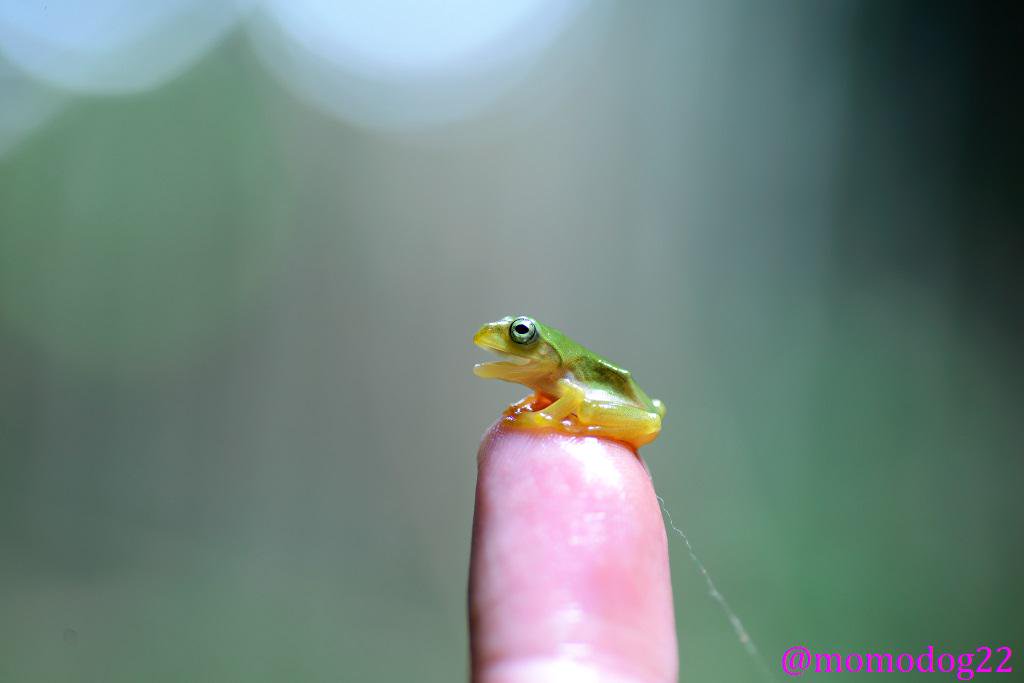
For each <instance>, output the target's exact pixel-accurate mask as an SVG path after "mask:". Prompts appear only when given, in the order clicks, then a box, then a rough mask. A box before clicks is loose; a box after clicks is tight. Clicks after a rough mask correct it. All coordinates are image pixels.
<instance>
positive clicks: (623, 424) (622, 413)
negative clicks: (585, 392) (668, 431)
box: [576, 401, 664, 447]
mask: <svg viewBox="0 0 1024 683" xmlns="http://www.w3.org/2000/svg"><path fill="white" fill-rule="evenodd" d="M660 403H661V402H660V401H659V402H658V403H656V404H655V409H657V408H658V407H659V405H658V404H660ZM661 410H662V412H663V411H664V405H662V406H661ZM576 415H577V416H578V417H579V421H580V427H581V429H580V432H581V433H583V434H587V435H589V436H603V437H607V438H609V439H618V440H619V441H625V442H627V443H630V444H633V446H636V447H640V446H642V445H644V444H645V443H649V442H651V441H653V440H654V439H655V437H657V436H658V433H659V432H660V431H661V415H660V414H659V413H658V412H651V411H649V410H644V409H643V408H639V407H637V406H632V405H628V404H620V403H614V404H608V403H597V402H594V403H591V402H584V403H583V404H582V405H581V406H580V407H579V408H578V409H577V411H576Z"/></svg>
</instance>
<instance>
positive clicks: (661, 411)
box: [651, 398, 665, 418]
mask: <svg viewBox="0 0 1024 683" xmlns="http://www.w3.org/2000/svg"><path fill="white" fill-rule="evenodd" d="M651 403H652V404H653V405H654V410H655V411H656V412H657V413H658V417H660V418H664V417H665V404H664V403H662V402H661V401H659V400H658V399H656V398H652V399H651Z"/></svg>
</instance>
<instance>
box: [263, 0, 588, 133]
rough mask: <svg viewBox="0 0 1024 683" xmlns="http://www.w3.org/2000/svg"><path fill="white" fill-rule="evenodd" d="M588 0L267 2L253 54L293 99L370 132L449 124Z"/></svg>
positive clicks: (493, 94) (499, 87)
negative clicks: (308, 103) (282, 84)
mask: <svg viewBox="0 0 1024 683" xmlns="http://www.w3.org/2000/svg"><path fill="white" fill-rule="evenodd" d="M585 4H586V3H585V0H477V1H476V2H473V1H472V0H445V1H444V2H433V3H422V2H416V1H415V0H381V1H379V2H374V3H363V2H357V1H355V0H337V1H334V2H332V1H330V0H266V1H265V2H264V3H263V7H264V11H263V12H261V13H259V15H258V16H257V18H256V20H254V21H253V22H252V26H251V28H252V36H253V40H254V42H255V44H256V46H257V50H258V52H259V53H260V55H261V57H262V58H263V60H264V62H265V63H266V65H267V66H268V67H269V69H270V70H271V71H272V72H273V73H274V74H275V75H276V76H277V77H278V78H280V79H281V80H282V81H283V82H284V83H285V84H286V85H287V86H288V87H289V88H291V89H292V90H293V92H295V93H296V95H297V96H299V97H300V98H302V99H304V100H305V101H307V102H310V103H312V104H314V105H315V106H317V107H319V108H321V109H324V110H325V111H327V112H329V113H331V114H333V115H335V116H338V117H341V118H344V119H347V120H349V121H353V122H356V123H359V124H362V125H366V126H370V127H383V128H407V127H412V128H415V127H419V126H424V125H430V124H437V123H446V122H449V121H454V120H458V119H461V118H464V117H466V116H469V115H472V114H473V113H476V112H477V111H479V110H480V109H482V108H483V107H485V106H486V105H487V104H489V103H490V102H492V101H493V100H494V99H496V98H497V97H498V96H499V95H500V94H501V93H502V92H503V91H504V90H506V89H507V88H508V87H510V86H511V85H513V84H514V83H515V82H516V81H517V80H518V79H519V78H520V77H521V76H523V75H524V74H525V73H526V71H527V70H528V68H529V66H530V65H531V63H532V62H533V61H534V60H535V58H536V57H537V56H538V55H539V54H540V53H541V52H542V51H543V50H544V48H546V47H547V46H548V45H550V44H551V42H552V41H553V40H554V39H555V38H556V37H557V36H558V35H559V34H560V33H561V32H562V31H563V30H564V29H565V28H566V27H567V26H568V25H569V24H570V23H571V20H572V19H573V18H574V17H575V16H576V15H577V14H578V13H579V11H580V10H581V9H582V8H583V7H584V6H585Z"/></svg>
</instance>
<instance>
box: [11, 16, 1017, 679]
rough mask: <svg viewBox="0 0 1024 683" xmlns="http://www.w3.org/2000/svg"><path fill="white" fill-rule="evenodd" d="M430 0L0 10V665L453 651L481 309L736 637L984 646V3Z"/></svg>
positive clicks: (1001, 89)
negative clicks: (632, 461)
mask: <svg viewBox="0 0 1024 683" xmlns="http://www.w3.org/2000/svg"><path fill="white" fill-rule="evenodd" d="M444 4H445V3H442V5H444ZM450 4H451V7H449V8H446V9H447V11H445V12H442V11H440V9H436V8H434V9H431V8H429V7H427V6H426V5H423V6H420V5H418V4H416V3H412V4H409V3H402V2H388V3H383V4H381V5H380V7H382V8H384V9H382V10H381V11H379V12H377V11H371V10H368V9H365V7H363V8H361V7H362V6H360V4H359V3H346V2H342V3H337V6H336V7H334V6H333V5H332V4H331V3H322V2H317V1H316V0H302V2H285V1H284V0H265V1H262V2H255V1H251V2H240V3H236V2H215V3H209V2H199V1H198V0H160V1H159V2H153V3H152V4H147V5H146V6H145V7H144V8H143V9H139V8H138V7H136V6H135V5H134V4H132V3H123V2H118V1H117V0H103V1H102V2H101V1H100V0H97V1H96V3H95V7H93V8H92V9H91V10H89V11H86V10H83V9H82V6H80V5H77V4H76V3H71V2H54V1H51V2H49V3H48V4H46V5H43V4H39V3H21V4H12V5H9V6H7V7H6V8H4V7H0V378H2V381H0V681H12V682H17V683H22V682H28V683H36V682H49V681H96V680H103V681H109V682H117V681H138V680H152V681H180V680H189V681H234V680H238V681H247V682H251V681H279V680H295V681H321V680H322V681H328V680H331V681H336V680H346V681H348V680H352V681H396V680H416V681H424V682H427V681H452V680H462V679H463V678H464V677H465V675H466V657H467V648H466V633H465V590H466V566H467V561H468V548H469V545H468V544H469V532H470V524H471V515H472V506H473V482H474V478H475V470H474V468H475V460H474V457H475V449H476V446H477V442H478V439H479V437H480V434H481V433H482V432H483V431H484V429H485V428H486V427H487V425H488V424H489V422H490V421H492V420H494V419H495V418H496V417H497V415H498V412H499V411H500V410H501V408H503V407H504V405H505V404H506V403H508V402H511V401H512V400H515V399H517V398H519V397H520V395H521V394H522V393H523V391H522V390H521V388H518V387H512V386H504V385H502V386H496V385H495V384H494V383H488V382H482V381H480V380H477V379H476V378H474V377H473V376H472V373H471V372H470V370H471V367H472V365H473V363H474V362H476V361H477V360H478V359H479V358H480V356H481V355H482V354H481V353H478V352H477V350H476V349H474V348H473V347H472V345H471V343H470V336H471V335H472V333H473V331H474V330H475V329H476V328H477V327H478V326H479V325H480V324H481V323H483V322H485V321H488V320H493V319H495V318H498V317H500V316H503V315H506V314H530V315H533V316H536V317H537V318H538V319H539V320H542V321H544V322H547V323H549V324H551V325H554V326H557V327H559V328H561V329H564V330H565V331H566V332H567V333H568V334H570V335H571V336H572V337H574V338H576V339H578V340H579V341H581V342H582V343H584V344H586V345H587V346H589V347H591V348H593V349H594V350H595V351H597V352H599V353H601V354H603V355H606V356H608V357H609V358H611V359H613V360H614V361H615V362H617V363H621V364H622V365H623V366H625V367H628V368H630V370H631V371H632V373H633V375H634V377H635V378H636V379H637V380H638V382H639V383H640V384H641V385H642V386H643V387H644V388H645V390H646V391H647V392H648V393H650V394H651V395H654V396H658V397H660V398H662V399H664V400H665V402H666V403H667V405H668V417H667V420H666V428H665V431H664V432H663V433H662V436H661V437H660V438H659V439H658V441H656V442H655V443H653V444H651V445H650V446H647V447H645V448H644V449H643V454H644V457H645V459H646V460H647V461H648V463H649V464H650V466H651V469H652V471H653V474H654V481H655V485H656V487H657V489H658V490H659V492H660V494H661V495H662V496H663V497H664V498H665V500H666V503H667V505H668V507H669V509H670V510H671V512H672V515H673V517H674V518H675V520H676V522H677V524H679V526H681V527H682V528H683V529H685V530H686V532H687V534H689V536H690V538H691V540H692V541H693V543H694V546H695V547H696V549H697V552H698V553H699V554H700V555H701V556H702V559H703V561H704V563H705V564H706V565H707V567H708V569H709V570H710V572H711V573H712V575H713V576H714V577H715V580H716V583H717V584H718V586H719V588H720V589H721V590H722V591H723V592H724V593H725V594H726V596H727V597H728V599H729V602H730V604H731V605H732V607H733V608H734V609H735V610H736V611H737V612H738V613H739V615H740V616H741V617H742V618H743V620H744V623H745V624H746V626H747V627H748V629H749V630H750V632H751V633H752V635H753V636H754V638H755V639H756V640H757V641H758V643H759V645H760V647H761V649H762V650H763V651H764V653H765V656H766V658H767V659H768V661H769V663H770V664H771V665H772V666H775V665H776V664H777V662H778V657H779V655H780V654H781V653H782V651H783V650H784V649H786V648H787V647H790V646H792V645H797V644H805V645H808V646H809V647H811V648H812V649H818V648H820V649H823V650H828V651H868V650H871V651H877V650H879V649H888V650H889V651H893V652H897V651H910V652H916V651H920V650H922V649H923V648H924V647H926V646H927V645H929V644H933V645H935V646H936V648H937V649H938V648H944V649H947V650H949V651H952V652H957V651H962V650H964V649H968V650H973V648H975V647H978V646H979V645H983V644H984V645H989V646H991V647H998V646H1000V645H1009V646H1011V647H1013V648H1014V649H1015V650H1016V649H1017V646H1018V645H1020V644H1021V642H1022V635H1024V633H1022V628H1021V620H1020V615H1021V608H1022V607H1024V595H1022V588H1021V586H1020V577H1021V576H1024V554H1022V551H1021V545H1020V542H1019V539H1020V537H1021V530H1022V522H1024V506H1022V503H1021V493H1020V491H1021V485H1022V483H1024V476H1022V475H1024V461H1022V455H1024V453H1022V429H1021V406H1022V398H1024V397H1022V395H1021V386H1022V380H1024V372H1022V364H1024V363H1022V359H1021V354H1020V348H1021V343H1022V337H1024V334H1022V333H1024V328H1022V320H1024V281H1022V280H1024V275H1022V269H1021V267H1020V263H1021V258H1022V252H1024V250H1022V246H1024V245H1022V238H1021V234H1020V228H1021V223H1022V219H1024V207H1022V196H1024V192H1022V191H1024V170H1022V169H1024V166H1022V164H1021V159H1022V158H1024V140H1022V125H1021V121H1022V120H1024V106H1022V105H1024V102H1022V92H1021V87H1020V80H1021V78H1020V73H1021V68H1022V67H1024V57H1022V55H1024V53H1022V52H1021V50H1020V36H1021V26H1022V25H1024V22H1022V19H1024V17H1022V14H1024V12H1022V10H1021V9H1020V6H1019V5H1018V4H1015V3H967V2H962V3H934V2H882V1H877V2H810V1H809V0H805V1H801V2H778V3H756V2H722V3H711V2H684V3H675V2H660V3H644V4H642V5H641V4H638V3H620V4H612V3H603V2H582V1H580V2H576V1H571V0H566V1H565V2H554V3H543V2H531V1H530V0H520V1H517V2H508V3H487V2H484V3H460V2H452V3H450ZM385 10H389V11H390V12H391V14H389V13H388V11H385ZM403 12H405V13H408V16H407V15H405V14H402V13H403ZM402 19H407V20H402ZM318 29H319V30H318ZM669 542H670V548H671V552H672V560H673V575H674V589H675V592H676V600H677V619H678V623H679V630H680V654H681V671H682V673H681V680H683V681H697V680H701V681H704V680H707V681H719V680H721V681H746V680H755V679H756V678H757V677H758V675H759V672H758V670H757V667H756V666H755V664H754V663H753V662H752V661H751V660H750V659H749V658H747V656H746V655H745V653H744V652H743V648H742V647H741V646H740V644H739V643H737V642H736V640H735V638H734V636H733V635H732V631H731V628H730V626H729V623H728V622H727V620H726V619H725V617H724V616H723V615H722V613H721V612H720V611H719V610H718V609H717V607H716V605H715V603H714V601H712V600H711V599H710V598H709V597H708V595H707V594H706V590H705V587H704V585H703V580H702V579H701V577H700V575H699V574H698V573H697V571H696V570H695V569H694V567H693V566H692V565H691V563H690V561H689V558H688V556H687V553H686V551H685V548H684V547H683V546H682V544H680V543H678V539H673V538H670V541H669ZM899 676H900V680H914V678H915V676H918V677H922V678H923V677H924V675H923V674H899Z"/></svg>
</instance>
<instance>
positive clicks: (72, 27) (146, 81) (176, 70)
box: [0, 0, 250, 99]
mask: <svg viewBox="0 0 1024 683" xmlns="http://www.w3.org/2000/svg"><path fill="white" fill-rule="evenodd" d="M247 4H250V3H246V2H240V1H237V0H145V1H144V2H139V1H138V0H89V1H88V2H81V1H80V0H48V1H46V2H42V1H40V2H22V1H18V2H3V3H0V54H2V55H3V57H5V58H6V59H7V60H9V61H10V62H11V63H13V64H14V65H16V66H17V67H19V68H20V69H22V70H24V71H25V72H26V73H28V74H30V75H32V76H33V77H34V78H36V79H38V80H39V81H41V82H43V83H46V84H49V85H52V86H56V87H59V88H63V89H66V90H69V91H73V92H80V93H88V94H121V93H130V92H137V91H140V90H147V89H149V88H153V87H156V86H158V85H160V84H162V83H164V82H166V81H167V80H169V79H171V78H174V77H175V76H177V75H178V74H180V73H181V72H183V71H184V70H185V69H187V68H188V67H189V66H191V65H192V63H194V62H195V61H196V60H198V59H199V58H200V57H202V55H203V54H204V53H205V52H206V51H207V49H208V48H210V47H211V46H212V45H213V44H214V43H215V42H216V41H217V40H218V39H219V38H220V37H221V36H222V35H223V34H224V33H225V31H227V30H228V29H230V28H232V27H233V26H234V24H235V22H236V20H237V18H238V16H239V13H240V12H241V11H242V10H243V9H244V7H245V6H246V5H247ZM0 96H3V97H4V98H5V99H6V97H7V93H6V92H5V91H4V92H0Z"/></svg>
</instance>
